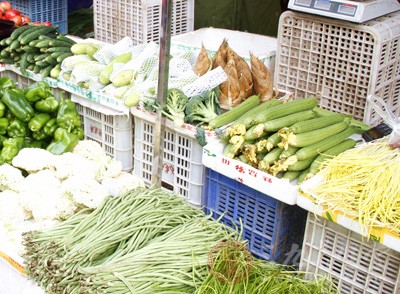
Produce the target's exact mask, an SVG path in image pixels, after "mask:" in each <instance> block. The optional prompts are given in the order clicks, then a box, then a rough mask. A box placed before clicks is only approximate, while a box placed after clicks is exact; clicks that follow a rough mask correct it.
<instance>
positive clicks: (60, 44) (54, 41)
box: [49, 39, 72, 47]
mask: <svg viewBox="0 0 400 294" xmlns="http://www.w3.org/2000/svg"><path fill="white" fill-rule="evenodd" d="M49 46H51V47H71V46H72V45H71V43H68V42H64V41H61V40H57V39H52V40H51V41H50V42H49Z"/></svg>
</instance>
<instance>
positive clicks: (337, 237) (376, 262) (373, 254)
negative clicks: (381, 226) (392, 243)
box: [300, 212, 400, 294]
mask: <svg viewBox="0 0 400 294" xmlns="http://www.w3.org/2000/svg"><path fill="white" fill-rule="evenodd" d="M300 270H302V271H306V272H307V273H309V274H308V277H309V278H313V275H314V274H321V275H325V276H328V277H330V278H332V280H333V281H334V282H335V284H336V285H338V287H339V290H340V291H341V292H342V293H349V294H353V293H354V294H355V293H368V294H372V293H374V294H395V293H399V292H400V253H399V252H397V251H394V250H392V249H389V248H387V247H386V246H384V245H382V244H379V243H377V242H375V241H372V240H367V238H365V237H362V236H361V235H360V234H358V233H355V232H353V231H351V230H348V229H346V228H344V227H342V226H341V225H338V224H335V223H334V222H331V221H329V220H326V219H324V218H318V217H316V216H315V215H314V214H313V213H312V212H310V213H308V217H307V224H306V229H305V233H304V241H303V247H302V253H301V261H300Z"/></svg>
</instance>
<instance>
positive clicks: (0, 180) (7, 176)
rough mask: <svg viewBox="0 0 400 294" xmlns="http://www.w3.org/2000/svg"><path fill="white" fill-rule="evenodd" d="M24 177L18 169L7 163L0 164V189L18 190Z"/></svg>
mask: <svg viewBox="0 0 400 294" xmlns="http://www.w3.org/2000/svg"><path fill="white" fill-rule="evenodd" d="M24 179H25V177H24V176H23V175H22V172H21V170H20V169H18V168H16V167H13V166H12V165H10V164H8V163H4V164H2V165H0V191H5V190H12V191H16V192H18V191H19V188H20V184H21V182H22V181H23V180H24Z"/></svg>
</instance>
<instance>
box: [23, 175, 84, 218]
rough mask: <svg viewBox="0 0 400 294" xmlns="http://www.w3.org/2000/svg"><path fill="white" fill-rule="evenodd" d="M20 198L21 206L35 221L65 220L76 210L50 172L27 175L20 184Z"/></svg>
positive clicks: (58, 181) (57, 180)
mask: <svg viewBox="0 0 400 294" xmlns="http://www.w3.org/2000/svg"><path fill="white" fill-rule="evenodd" d="M20 196H21V200H22V206H23V207H24V208H25V209H26V210H28V211H30V212H31V213H32V216H33V218H34V219H35V221H45V220H59V219H66V218H68V217H70V216H71V215H73V214H74V213H75V211H76V209H77V206H76V205H75V204H74V202H73V201H71V200H70V199H68V198H67V197H65V196H64V194H63V193H62V190H61V182H60V180H59V179H58V178H57V177H56V174H55V172H54V171H52V170H46V169H45V170H41V171H39V172H37V173H33V174H30V175H28V176H27V177H26V178H25V180H24V181H23V182H22V184H21V189H20Z"/></svg>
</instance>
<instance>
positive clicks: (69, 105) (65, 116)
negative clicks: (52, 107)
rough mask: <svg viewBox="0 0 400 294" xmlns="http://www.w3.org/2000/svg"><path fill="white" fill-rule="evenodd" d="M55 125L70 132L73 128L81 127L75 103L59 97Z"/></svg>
mask: <svg viewBox="0 0 400 294" xmlns="http://www.w3.org/2000/svg"><path fill="white" fill-rule="evenodd" d="M57 124H58V126H59V127H62V128H64V129H67V130H68V131H72V130H73V128H75V127H81V126H82V122H81V118H80V116H79V113H78V111H77V110H76V106H75V103H74V102H72V101H71V100H70V99H64V98H62V97H60V105H59V107H58V112H57Z"/></svg>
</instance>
